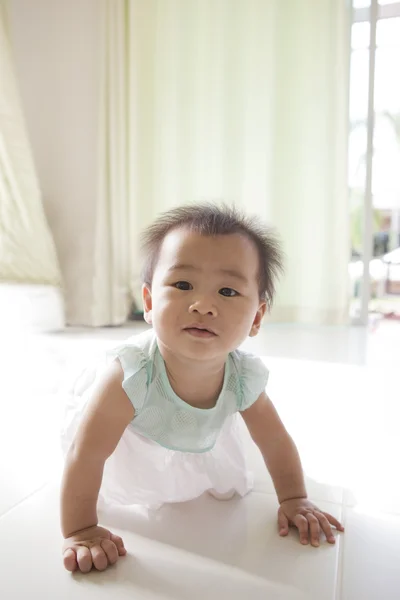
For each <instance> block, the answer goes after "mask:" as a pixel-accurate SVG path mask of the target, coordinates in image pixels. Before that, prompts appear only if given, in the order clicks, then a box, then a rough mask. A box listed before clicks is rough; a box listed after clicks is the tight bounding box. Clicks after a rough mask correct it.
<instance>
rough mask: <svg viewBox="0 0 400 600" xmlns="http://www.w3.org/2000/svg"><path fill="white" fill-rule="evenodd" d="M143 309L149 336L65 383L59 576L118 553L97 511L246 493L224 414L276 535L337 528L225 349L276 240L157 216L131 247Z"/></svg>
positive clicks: (246, 478) (224, 218)
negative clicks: (262, 488)
mask: <svg viewBox="0 0 400 600" xmlns="http://www.w3.org/2000/svg"><path fill="white" fill-rule="evenodd" d="M143 252H144V269H143V287H142V290H143V291H142V294H143V307H144V317H145V320H146V321H147V323H148V324H149V325H151V326H152V329H150V330H149V331H147V332H145V333H144V334H141V335H139V336H134V337H132V338H130V339H128V340H127V342H126V343H124V344H122V345H121V346H120V347H118V348H116V349H115V351H113V354H112V358H113V360H111V361H109V364H108V366H107V367H106V368H105V369H104V370H103V374H102V376H101V377H100V379H99V378H98V377H97V372H98V371H94V372H93V373H90V372H89V371H86V372H85V373H84V376H83V378H82V377H81V378H80V380H79V381H77V383H76V385H75V390H74V394H73V396H72V398H73V402H72V406H71V407H70V412H69V415H70V418H69V419H68V421H67V422H66V424H65V428H64V433H63V444H64V449H65V451H66V464H65V470H64V476H63V482H62V491H61V522H62V533H63V536H64V538H65V542H64V547H63V558H64V566H65V568H66V569H67V570H68V571H76V570H80V571H82V572H84V573H86V572H88V571H90V570H91V568H92V567H95V568H96V569H98V570H104V569H106V568H107V566H108V565H112V564H114V563H115V562H116V561H117V560H118V557H119V556H123V555H124V554H125V553H126V550H125V548H124V544H123V541H122V539H121V538H120V537H118V536H116V535H114V534H113V533H112V532H110V531H109V530H107V529H105V528H103V527H101V526H100V525H99V524H98V516H97V508H98V504H99V501H100V502H103V503H108V504H142V505H143V504H144V505H147V506H153V507H154V506H160V505H161V504H163V503H164V502H182V501H186V500H190V499H193V498H196V497H198V496H200V495H201V494H203V493H204V492H209V493H210V494H212V495H213V496H214V497H216V498H218V499H228V498H230V497H232V495H233V494H235V493H237V494H239V495H240V496H244V495H245V494H246V493H248V492H249V491H250V489H251V487H252V481H251V477H250V475H249V473H248V471H247V469H246V464H245V459H244V453H243V448H242V441H241V436H240V431H239V428H238V425H239V424H238V418H239V417H238V413H240V415H241V417H242V419H243V421H244V423H245V424H246V426H247V428H248V430H249V432H250V435H251V438H252V439H253V441H254V442H255V444H256V445H257V446H258V448H259V449H260V451H261V453H262V456H263V458H264V460H265V463H266V466H267V468H268V470H269V473H270V474H271V477H272V480H273V483H274V486H275V489H276V493H277V496H278V501H279V504H280V507H279V510H278V525H279V533H280V535H282V536H285V535H287V534H288V531H289V526H295V527H297V528H298V530H299V535H300V542H301V543H303V544H308V543H309V541H311V544H312V545H313V546H318V545H319V540H320V534H321V531H322V532H323V533H324V535H325V536H326V538H327V540H328V542H330V543H332V544H333V543H334V542H335V538H334V535H333V531H332V528H331V525H333V526H335V527H336V528H337V529H338V530H341V531H343V527H342V525H341V524H340V523H339V522H338V521H337V520H336V519H335V518H334V517H332V516H331V515H329V514H327V513H324V512H323V511H322V510H320V509H319V508H318V507H317V506H315V504H313V503H312V502H310V501H309V500H308V499H307V492H306V488H305V484H304V477H303V471H302V467H301V463H300V459H299V455H298V452H297V450H296V446H295V444H294V443H293V441H292V439H291V437H290V436H289V434H288V433H287V431H286V430H285V428H284V426H283V424H282V422H281V420H280V418H279V416H278V414H277V412H276V410H275V408H274V406H273V404H272V403H271V400H270V399H269V398H268V396H267V394H266V393H265V386H266V383H267V379H268V371H267V369H266V368H265V366H264V364H263V362H262V361H261V360H260V359H259V358H257V357H255V356H253V355H250V354H248V353H245V352H243V351H240V350H238V347H239V346H240V345H241V343H242V342H243V341H244V340H245V338H246V337H247V336H255V335H257V333H258V331H259V329H260V326H261V322H262V319H263V316H264V314H265V312H266V311H267V310H268V309H269V308H270V307H271V304H272V301H273V296H274V284H275V280H276V278H277V276H278V275H279V272H280V271H281V265H282V262H281V253H280V250H279V244H278V242H277V240H276V238H275V237H274V236H273V235H272V234H271V232H270V231H267V230H265V229H263V228H262V227H261V226H260V225H259V224H258V222H257V221H256V220H251V219H249V218H246V217H245V216H243V215H241V214H239V213H238V212H237V211H236V210H234V209H231V208H220V207H217V206H213V205H201V206H198V205H196V206H187V207H181V208H177V209H174V210H171V211H169V212H167V213H165V214H164V215H162V216H161V217H160V218H158V219H157V220H156V221H155V223H154V224H153V225H151V226H150V227H149V229H148V230H147V231H146V232H145V234H144V238H143Z"/></svg>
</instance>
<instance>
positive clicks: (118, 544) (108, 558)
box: [63, 525, 126, 573]
mask: <svg viewBox="0 0 400 600" xmlns="http://www.w3.org/2000/svg"><path fill="white" fill-rule="evenodd" d="M125 554H126V550H125V548H124V542H123V541H122V539H121V538H120V537H118V536H117V535H114V534H113V533H111V531H108V529H104V527H99V526H98V525H96V526H95V527H89V528H88V529H82V530H81V531H78V532H77V533H75V534H74V535H71V536H70V537H68V538H66V539H65V541H64V544H63V557H64V567H65V568H66V569H67V571H76V570H80V571H82V573H88V572H89V571H90V570H91V569H92V567H95V569H97V570H98V571H104V570H105V569H107V567H108V566H109V565H113V564H114V563H116V562H117V560H118V557H119V556H124V555H125Z"/></svg>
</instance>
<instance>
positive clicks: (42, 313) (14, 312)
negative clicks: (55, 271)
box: [0, 283, 65, 333]
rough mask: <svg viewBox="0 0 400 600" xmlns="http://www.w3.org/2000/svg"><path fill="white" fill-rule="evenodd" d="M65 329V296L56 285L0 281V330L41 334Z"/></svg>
mask: <svg viewBox="0 0 400 600" xmlns="http://www.w3.org/2000/svg"><path fill="white" fill-rule="evenodd" d="M64 328H65V310H64V298H63V294H62V291H61V290H60V289H59V288H56V287H52V286H51V285H33V284H32V285H30V284H13V283H0V331H2V332H5V331H6V330H8V331H15V330H17V331H24V332H25V331H29V332H33V333H40V332H46V331H60V330H62V329H64Z"/></svg>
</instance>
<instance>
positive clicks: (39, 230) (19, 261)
mask: <svg viewBox="0 0 400 600" xmlns="http://www.w3.org/2000/svg"><path fill="white" fill-rule="evenodd" d="M0 283H7V284H9V283H18V284H20V283H24V284H26V283H28V284H46V285H49V286H54V287H55V288H59V287H60V286H61V277H60V270H59V266H58V261H57V257H56V251H55V246H54V242H53V239H52V236H51V233H50V230H49V227H48V225H47V221H46V217H45V214H44V210H43V205H42V199H41V193H40V189H39V185H38V181H37V177H36V172H35V168H34V165H33V160H32V154H31V148H30V144H29V141H28V138H27V133H26V130H25V123H24V119H23V115H22V109H21V103H20V98H19V94H18V91H17V85H16V81H15V77H14V72H13V65H12V57H11V51H10V43H9V38H8V35H7V30H6V18H5V9H4V6H3V5H0Z"/></svg>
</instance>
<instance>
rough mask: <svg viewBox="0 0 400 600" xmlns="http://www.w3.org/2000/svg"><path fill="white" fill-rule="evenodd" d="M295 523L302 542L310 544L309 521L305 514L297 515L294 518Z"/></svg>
mask: <svg viewBox="0 0 400 600" xmlns="http://www.w3.org/2000/svg"><path fill="white" fill-rule="evenodd" d="M293 523H294V524H295V525H296V527H297V529H298V530H299V534H300V543H301V544H308V521H307V519H306V518H305V517H303V515H296V516H295V518H294V519H293Z"/></svg>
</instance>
